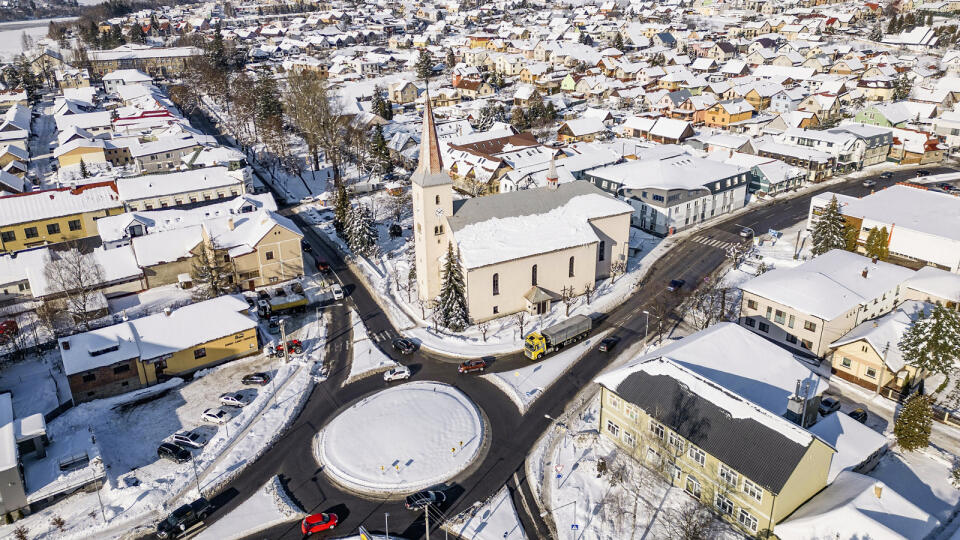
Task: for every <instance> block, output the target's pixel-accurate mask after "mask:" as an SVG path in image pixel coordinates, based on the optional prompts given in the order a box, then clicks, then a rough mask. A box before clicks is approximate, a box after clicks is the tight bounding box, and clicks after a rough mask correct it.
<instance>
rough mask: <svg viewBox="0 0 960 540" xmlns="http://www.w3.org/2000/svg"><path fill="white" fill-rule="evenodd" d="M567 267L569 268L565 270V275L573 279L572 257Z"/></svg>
mask: <svg viewBox="0 0 960 540" xmlns="http://www.w3.org/2000/svg"><path fill="white" fill-rule="evenodd" d="M567 266H568V267H569V268H568V269H567V274H569V276H570V277H573V257H570V263H569V264H568V265H567Z"/></svg>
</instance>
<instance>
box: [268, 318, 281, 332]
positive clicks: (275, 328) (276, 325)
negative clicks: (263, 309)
mask: <svg viewBox="0 0 960 540" xmlns="http://www.w3.org/2000/svg"><path fill="white" fill-rule="evenodd" d="M267 332H270V333H271V334H279V333H280V319H276V320H274V319H273V318H272V317H271V318H270V322H268V323H267Z"/></svg>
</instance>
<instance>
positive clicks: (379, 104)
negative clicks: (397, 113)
mask: <svg viewBox="0 0 960 540" xmlns="http://www.w3.org/2000/svg"><path fill="white" fill-rule="evenodd" d="M370 108H372V109H373V112H374V114H376V115H377V116H379V117H380V118H383V119H384V120H393V107H392V106H391V105H390V102H388V101H387V100H385V99H383V89H382V88H380V87H379V86H375V87H373V100H372V101H371V103H370Z"/></svg>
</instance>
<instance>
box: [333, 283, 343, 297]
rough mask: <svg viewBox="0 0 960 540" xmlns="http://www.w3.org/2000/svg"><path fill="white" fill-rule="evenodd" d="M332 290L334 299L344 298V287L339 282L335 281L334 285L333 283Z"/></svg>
mask: <svg viewBox="0 0 960 540" xmlns="http://www.w3.org/2000/svg"><path fill="white" fill-rule="evenodd" d="M330 292H332V293H333V299H334V300H343V289H342V288H340V285H339V284H337V283H334V284H333V285H331V286H330Z"/></svg>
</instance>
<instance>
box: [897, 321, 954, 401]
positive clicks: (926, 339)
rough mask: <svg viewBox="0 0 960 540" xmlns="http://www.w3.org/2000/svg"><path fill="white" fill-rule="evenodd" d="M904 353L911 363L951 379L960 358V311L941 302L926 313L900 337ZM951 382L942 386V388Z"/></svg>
mask: <svg viewBox="0 0 960 540" xmlns="http://www.w3.org/2000/svg"><path fill="white" fill-rule="evenodd" d="M899 347H900V352H901V353H902V354H903V359H904V360H906V361H907V363H908V364H910V365H912V366H915V367H917V368H919V369H922V370H926V371H928V372H930V373H941V374H943V375H946V376H947V377H948V378H949V376H950V375H951V374H952V373H953V371H954V362H955V361H956V360H957V358H958V357H960V314H957V312H955V311H951V310H948V309H946V308H945V307H943V306H941V305H940V304H937V305H936V306H934V307H933V312H932V313H931V314H930V316H929V317H924V316H923V313H922V312H921V313H920V316H919V317H918V318H917V320H915V321H914V322H913V324H912V325H910V328H908V329H907V331H906V332H904V334H903V337H902V338H900V343H899ZM946 384H947V381H946V380H944V383H943V385H941V387H940V388H939V389H938V391H939V390H942V389H943V387H945V386H946Z"/></svg>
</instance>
